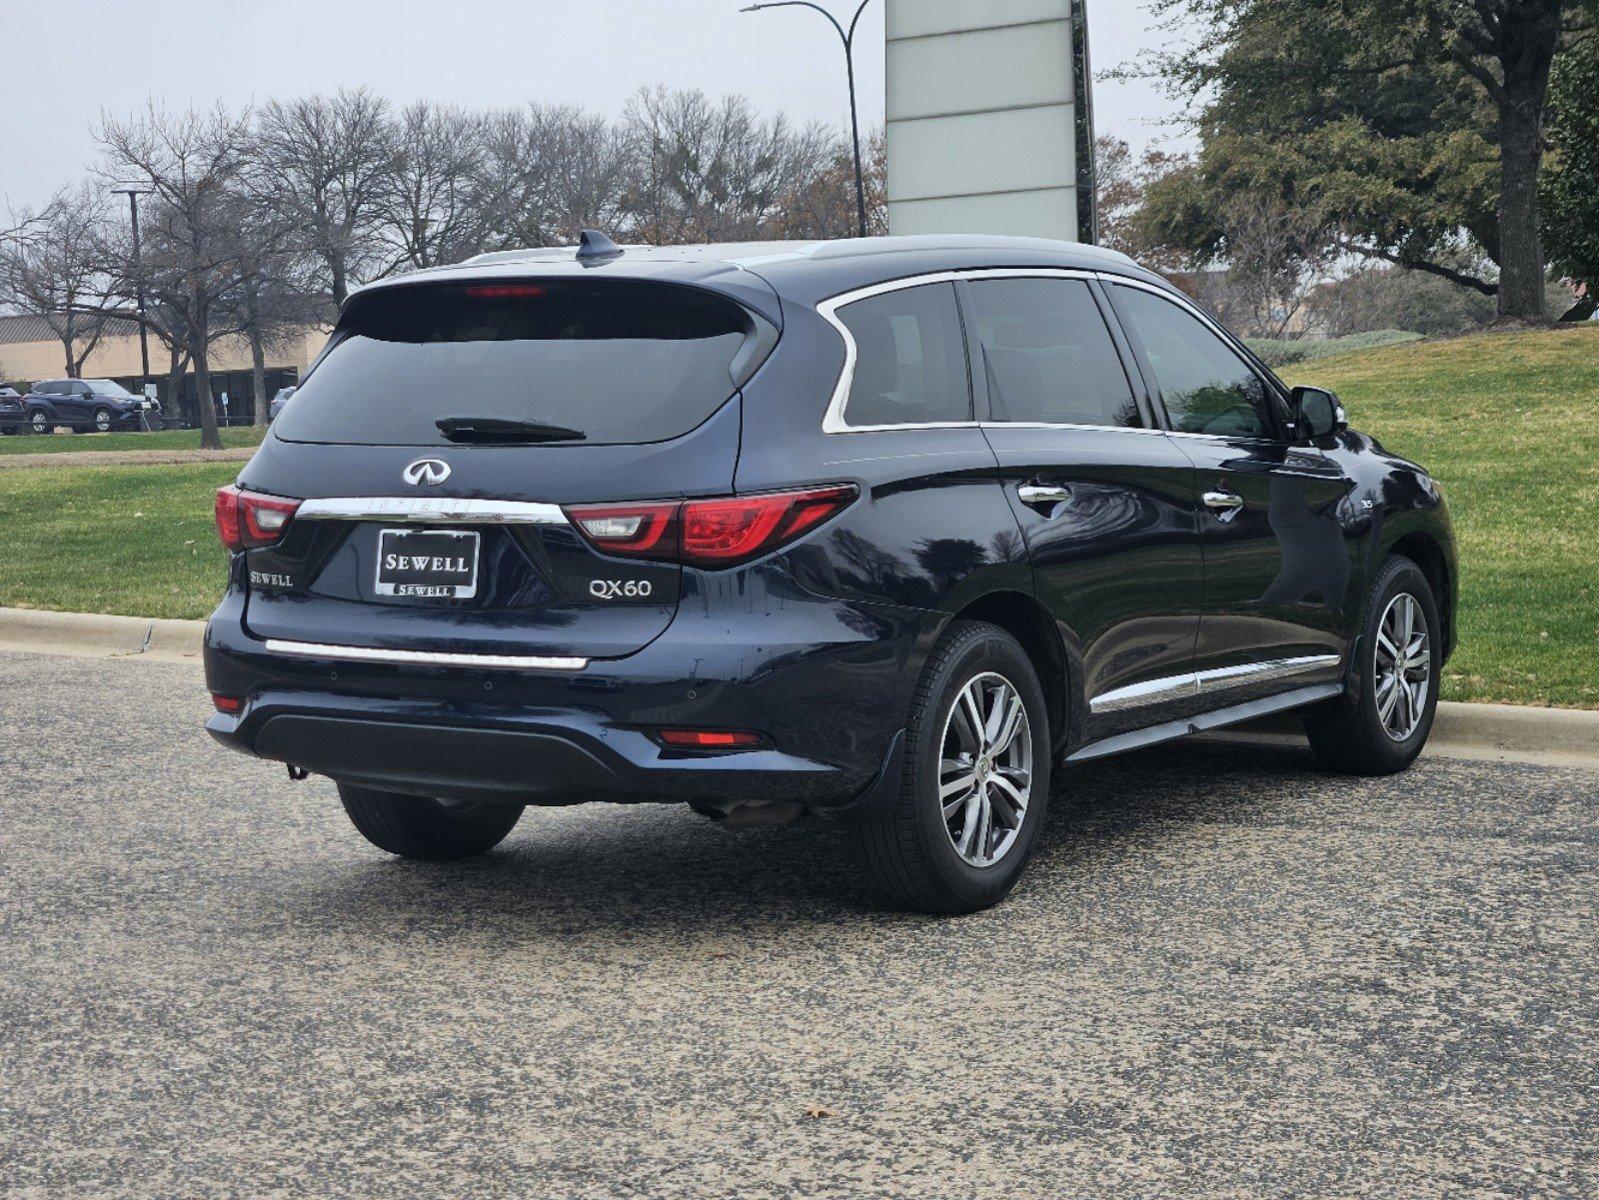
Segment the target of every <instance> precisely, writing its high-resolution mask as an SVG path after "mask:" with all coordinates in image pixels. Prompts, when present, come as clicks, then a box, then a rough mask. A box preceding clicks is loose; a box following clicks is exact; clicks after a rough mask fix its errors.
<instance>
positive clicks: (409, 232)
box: [378, 100, 503, 274]
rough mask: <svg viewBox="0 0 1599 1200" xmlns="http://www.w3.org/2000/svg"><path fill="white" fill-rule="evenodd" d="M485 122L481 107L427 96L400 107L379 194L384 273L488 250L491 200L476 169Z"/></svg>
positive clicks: (441, 262)
mask: <svg viewBox="0 0 1599 1200" xmlns="http://www.w3.org/2000/svg"><path fill="white" fill-rule="evenodd" d="M484 128H485V118H484V117H483V116H482V115H481V114H478V113H472V112H467V111H465V110H463V109H460V108H457V107H455V106H454V105H440V104H433V103H430V102H429V101H426V100H419V101H417V102H416V103H415V104H412V105H410V106H409V107H408V108H406V109H405V111H404V112H402V113H401V114H400V119H399V122H398V129H397V132H396V137H395V153H394V156H393V158H392V159H391V161H390V164H389V167H388V169H387V170H386V171H385V172H384V175H383V181H382V187H381V190H380V193H379V200H378V227H379V233H380V236H381V237H382V239H383V241H384V244H385V246H384V254H385V264H384V266H383V269H382V271H381V273H382V274H393V273H394V272H396V271H409V270H418V269H421V268H424V267H436V266H441V265H444V264H448V263H453V262H459V261H461V260H462V259H463V258H468V257H470V256H471V255H473V254H476V253H478V252H480V251H481V250H482V249H484V245H485V240H486V237H487V226H488V224H489V223H490V220H491V214H490V213H489V212H487V211H485V210H486V209H488V208H490V207H492V205H491V203H486V202H485V200H486V198H485V197H484V196H483V194H482V193H481V190H480V182H481V180H480V176H479V175H478V173H477V171H476V169H475V168H476V166H477V163H478V160H479V155H480V153H481V146H482V143H483V138H484ZM496 194H497V195H502V194H503V193H498V192H497V193H496Z"/></svg>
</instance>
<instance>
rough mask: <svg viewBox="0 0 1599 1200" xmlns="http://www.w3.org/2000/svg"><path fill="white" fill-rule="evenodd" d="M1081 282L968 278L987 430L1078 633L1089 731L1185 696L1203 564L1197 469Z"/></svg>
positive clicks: (1059, 604) (966, 293) (1061, 610)
mask: <svg viewBox="0 0 1599 1200" xmlns="http://www.w3.org/2000/svg"><path fill="white" fill-rule="evenodd" d="M1096 289H1097V285H1096V284H1094V283H1093V282H1092V281H1091V280H1089V279H1087V278H1065V277H1060V276H1023V277H988V278H974V279H972V280H970V281H968V282H965V283H963V284H962V285H961V295H962V304H963V309H964V311H965V313H966V319H967V332H968V336H969V337H970V339H971V342H972V359H973V367H974V370H973V374H974V376H975V377H976V378H977V379H978V381H979V383H980V394H981V395H983V396H984V397H985V398H986V403H987V408H988V417H987V421H986V423H985V425H984V431H985V433H986V435H987V437H988V441H989V443H990V444H991V445H992V447H993V449H994V454H995V456H996V457H997V458H998V460H999V469H1000V474H1001V477H1002V479H1003V481H1004V485H1005V490H1006V494H1007V495H1008V497H1009V499H1010V501H1011V506H1012V508H1013V509H1014V511H1015V513H1016V516H1017V519H1018V521H1019V522H1020V523H1021V527H1022V533H1023V536H1024V537H1025V538H1026V540H1027V546H1028V550H1029V552H1030V555H1031V559H1032V564H1033V572H1034V579H1035V586H1036V590H1037V594H1038V596H1039V599H1040V600H1041V602H1042V603H1043V604H1044V605H1045V607H1046V608H1047V609H1048V610H1049V611H1050V613H1051V614H1052V615H1053V616H1054V617H1055V619H1056V620H1057V621H1058V622H1059V623H1060V624H1061V626H1062V627H1063V628H1064V629H1066V630H1068V631H1069V632H1070V635H1071V637H1072V639H1073V640H1074V642H1075V644H1076V646H1077V647H1078V649H1079V651H1080V654H1081V663H1080V668H1081V674H1082V680H1083V685H1084V691H1085V693H1086V695H1087V698H1088V700H1089V707H1090V713H1091V715H1092V716H1093V717H1095V718H1097V720H1096V722H1095V723H1096V726H1098V728H1096V729H1095V730H1094V732H1095V733H1099V734H1104V733H1108V732H1110V731H1111V730H1110V728H1109V727H1110V726H1115V727H1129V726H1133V725H1148V724H1155V723H1158V722H1159V721H1161V720H1163V719H1167V718H1169V717H1171V716H1173V715H1175V714H1176V713H1177V712H1179V711H1181V708H1182V705H1183V703H1184V702H1185V701H1189V700H1191V699H1192V695H1191V692H1192V689H1191V687H1190V688H1188V690H1187V691H1185V690H1184V686H1183V685H1184V681H1185V680H1186V679H1187V678H1188V676H1189V675H1190V674H1191V672H1192V670H1193V658H1194V642H1195V636H1196V634H1197V631H1198V627H1199V606H1200V599H1201V593H1202V587H1203V564H1202V561H1201V557H1200V552H1199V535H1198V531H1197V528H1196V521H1195V515H1194V512H1193V499H1192V496H1193V484H1192V475H1193V468H1192V464H1191V463H1190V462H1189V461H1188V459H1187V458H1186V457H1185V456H1184V455H1183V454H1182V452H1181V451H1180V450H1179V449H1178V448H1177V447H1176V446H1174V445H1173V444H1172V442H1171V441H1170V439H1168V438H1167V437H1166V436H1165V435H1164V434H1163V433H1161V432H1160V431H1159V430H1158V429H1156V428H1154V423H1153V421H1152V420H1151V417H1150V414H1149V412H1148V409H1147V405H1146V404H1145V403H1143V402H1142V401H1141V397H1140V392H1141V391H1142V388H1141V381H1140V380H1138V379H1137V376H1136V372H1130V371H1129V369H1128V364H1127V363H1126V362H1125V361H1124V358H1123V355H1122V353H1121V352H1119V350H1118V346H1117V341H1116V337H1115V335H1114V334H1113V332H1112V329H1111V326H1110V325H1109V324H1108V323H1107V321H1106V320H1105V316H1104V313H1103V312H1102V309H1101V303H1102V301H1101V299H1100V297H1099V296H1098V295H1097V291H1096Z"/></svg>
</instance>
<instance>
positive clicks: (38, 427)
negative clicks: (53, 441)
mask: <svg viewBox="0 0 1599 1200" xmlns="http://www.w3.org/2000/svg"><path fill="white" fill-rule="evenodd" d="M28 428H29V429H31V430H32V431H33V432H34V433H49V432H50V416H49V414H48V413H46V412H44V411H43V410H42V409H37V408H36V409H34V410H33V411H32V412H31V413H29V414H28Z"/></svg>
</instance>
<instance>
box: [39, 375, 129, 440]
mask: <svg viewBox="0 0 1599 1200" xmlns="http://www.w3.org/2000/svg"><path fill="white" fill-rule="evenodd" d="M146 410H148V411H149V412H150V416H151V422H152V424H154V423H158V422H159V421H160V414H161V404H160V402H159V401H156V400H150V399H147V398H146V397H144V396H135V395H134V394H133V393H132V392H130V391H128V389H127V388H125V387H123V386H122V385H121V384H120V383H116V382H114V381H113V380H110V379H46V380H44V381H42V382H40V383H36V384H34V385H33V389H32V390H31V391H30V392H29V393H28V394H27V395H26V396H24V397H23V399H22V414H21V422H20V423H21V424H22V425H24V426H25V427H27V428H28V429H30V430H32V431H33V432H34V433H49V432H50V431H51V430H53V429H56V428H58V427H60V426H66V427H67V428H68V429H71V430H72V431H73V432H74V433H90V432H93V433H110V432H112V431H113V430H118V429H121V430H131V429H138V428H139V416H140V414H141V413H142V412H144V411H146Z"/></svg>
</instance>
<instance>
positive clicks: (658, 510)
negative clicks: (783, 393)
mask: <svg viewBox="0 0 1599 1200" xmlns="http://www.w3.org/2000/svg"><path fill="white" fill-rule="evenodd" d="M858 494H859V489H857V488H856V486H855V485H854V484H852V483H842V484H833V485H831V486H828V487H820V488H807V489H805V490H803V491H797V492H768V493H765V494H762V495H756V496H729V497H726V498H717V499H714V500H685V501H682V502H681V503H676V502H670V501H666V502H653V503H643V504H580V505H574V506H573V507H571V508H568V509H567V510H566V515H567V517H568V518H569V519H570V520H571V522H572V524H573V525H575V526H576V527H577V529H578V531H579V532H581V533H582V534H583V536H584V537H585V538H587V539H588V540H589V542H590V543H591V544H592V545H593V546H594V548H595V549H596V550H599V551H600V552H601V553H603V554H617V555H621V556H623V557H628V558H654V559H664V560H667V561H676V562H681V563H684V564H686V565H688V566H691V567H731V566H736V565H738V564H739V563H742V562H748V561H750V560H751V559H753V558H759V557H760V556H761V555H763V554H770V553H771V552H772V551H773V550H776V549H777V548H778V547H780V546H784V545H787V544H788V543H789V542H792V541H794V540H795V539H796V538H798V537H800V536H801V535H803V534H806V533H809V532H810V531H811V530H812V529H815V528H816V527H817V526H818V525H820V524H822V523H823V522H824V521H826V520H828V519H830V518H831V517H833V516H834V515H836V514H837V513H838V512H839V511H841V510H842V509H844V508H846V507H848V505H849V504H850V502H851V501H853V500H854V499H855V497H856V495H858Z"/></svg>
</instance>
